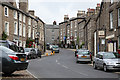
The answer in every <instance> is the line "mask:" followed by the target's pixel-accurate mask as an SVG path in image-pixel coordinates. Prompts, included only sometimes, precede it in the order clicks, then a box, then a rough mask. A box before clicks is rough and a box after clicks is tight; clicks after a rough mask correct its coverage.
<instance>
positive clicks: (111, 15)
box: [110, 12, 114, 30]
mask: <svg viewBox="0 0 120 80" xmlns="http://www.w3.org/2000/svg"><path fill="white" fill-rule="evenodd" d="M111 18H112V19H111ZM111 22H112V23H111ZM113 28H114V27H113V12H110V29H111V30H112V29H113Z"/></svg>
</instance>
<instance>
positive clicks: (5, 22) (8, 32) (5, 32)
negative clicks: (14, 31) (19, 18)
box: [4, 21, 9, 36]
mask: <svg viewBox="0 0 120 80" xmlns="http://www.w3.org/2000/svg"><path fill="white" fill-rule="evenodd" d="M6 23H7V24H8V25H7V32H6V31H5V33H6V34H7V35H8V36H9V22H7V21H5V24H4V25H5V29H6Z"/></svg>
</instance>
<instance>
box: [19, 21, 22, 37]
mask: <svg viewBox="0 0 120 80" xmlns="http://www.w3.org/2000/svg"><path fill="white" fill-rule="evenodd" d="M19 35H20V36H22V23H20V25H19Z"/></svg>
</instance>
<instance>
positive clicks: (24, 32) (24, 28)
mask: <svg viewBox="0 0 120 80" xmlns="http://www.w3.org/2000/svg"><path fill="white" fill-rule="evenodd" d="M25 36H26V26H25V24H23V37H25Z"/></svg>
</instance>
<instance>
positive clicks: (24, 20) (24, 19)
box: [23, 15, 26, 23]
mask: <svg viewBox="0 0 120 80" xmlns="http://www.w3.org/2000/svg"><path fill="white" fill-rule="evenodd" d="M23 22H24V23H25V22H26V16H25V15H23Z"/></svg>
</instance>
